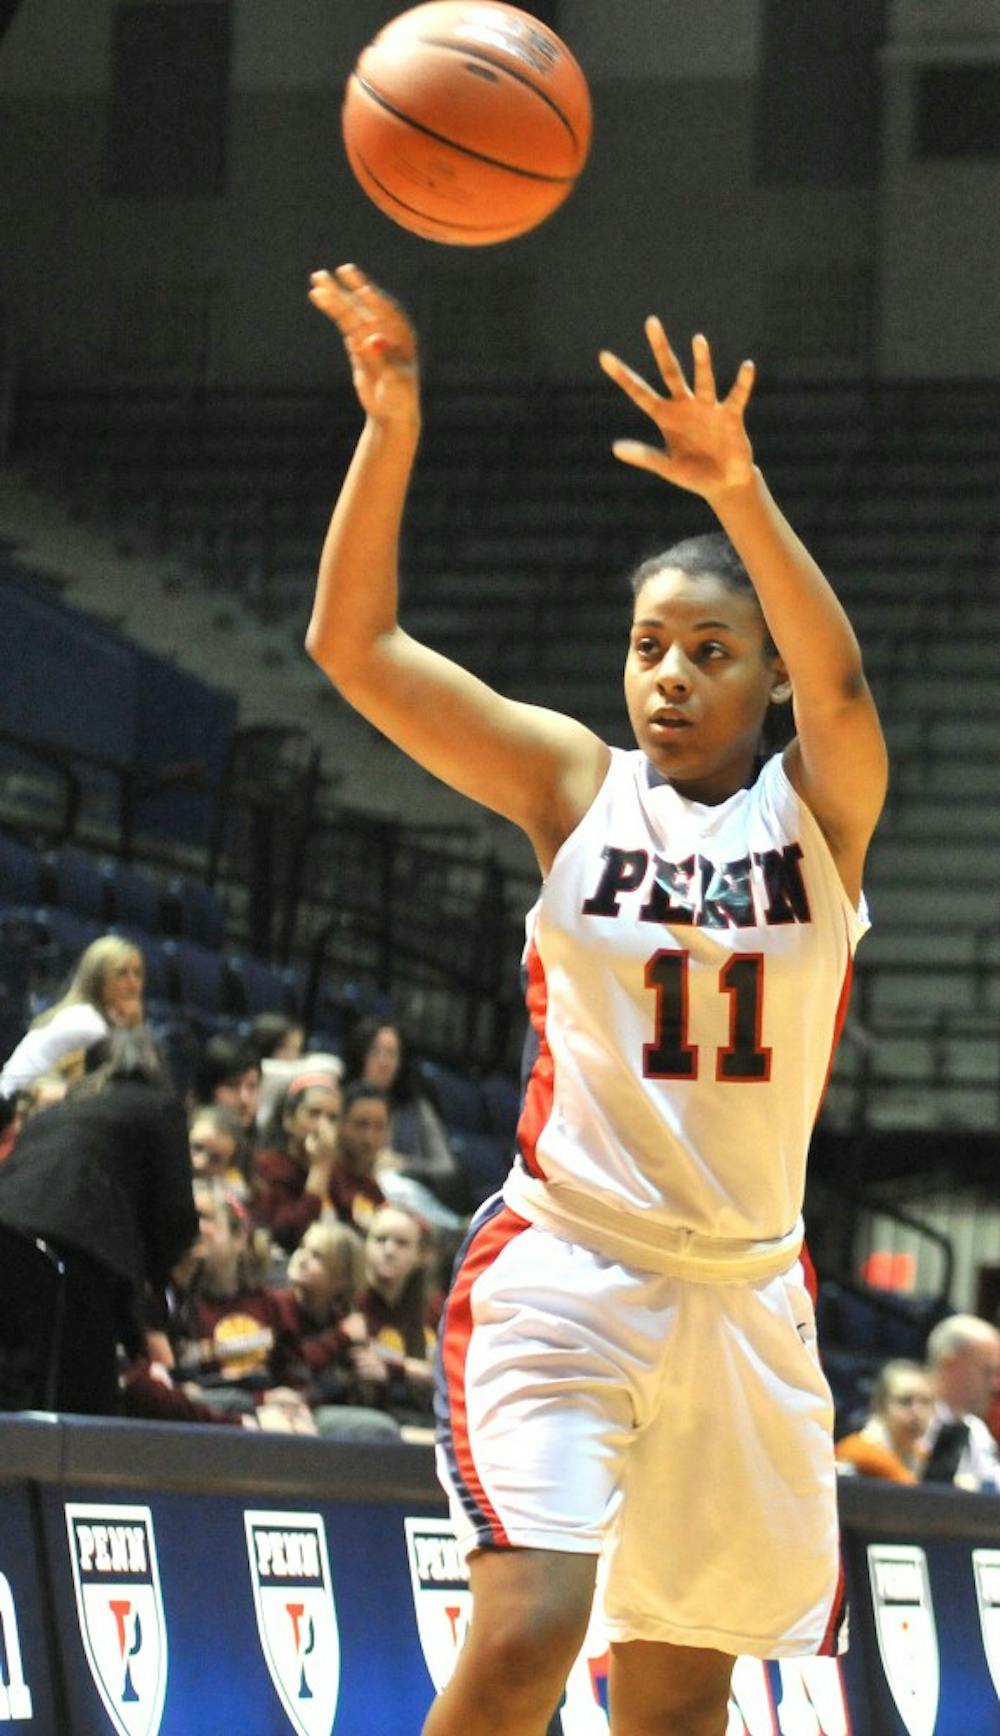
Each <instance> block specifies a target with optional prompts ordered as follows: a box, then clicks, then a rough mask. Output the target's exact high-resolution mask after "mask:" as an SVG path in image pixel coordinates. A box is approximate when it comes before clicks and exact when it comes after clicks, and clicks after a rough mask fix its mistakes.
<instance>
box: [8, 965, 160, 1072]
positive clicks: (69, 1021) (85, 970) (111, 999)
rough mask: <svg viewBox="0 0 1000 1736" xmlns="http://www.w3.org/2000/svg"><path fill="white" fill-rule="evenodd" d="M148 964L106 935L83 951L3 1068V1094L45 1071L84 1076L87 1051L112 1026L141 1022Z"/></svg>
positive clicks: (127, 1027) (129, 1027) (122, 1027)
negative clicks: (57, 993)
mask: <svg viewBox="0 0 1000 1736" xmlns="http://www.w3.org/2000/svg"><path fill="white" fill-rule="evenodd" d="M144 980H145V966H144V964H143V958H142V953H141V952H140V951H139V948H138V947H137V946H135V945H133V943H132V942H131V941H130V940H123V939H122V938H121V936H120V935H117V934H104V935H101V936H100V938H99V939H98V940H93V941H91V943H90V945H89V946H88V947H87V948H86V950H85V951H84V952H83V953H81V955H80V957H79V959H78V960H77V962H76V965H75V966H74V969H73V974H72V976H71V977H70V980H69V982H68V983H67V985H66V987H65V988H64V990H63V992H62V994H61V995H60V997H59V999H58V1000H57V1001H56V1002H55V1003H54V1005H53V1006H51V1007H48V1008H46V1010H45V1012H43V1013H39V1015H38V1017H37V1018H36V1019H33V1020H32V1022H31V1025H30V1027H29V1029H28V1030H27V1032H26V1033H25V1035H24V1036H23V1037H22V1038H21V1041H20V1042H19V1043H18V1045H17V1048H16V1049H15V1050H14V1052H13V1054H12V1055H11V1056H10V1057H9V1058H8V1060H7V1062H6V1064H5V1065H4V1067H3V1070H2V1071H0V1097H16V1096H17V1095H18V1093H19V1092H21V1091H24V1090H26V1089H27V1087H28V1086H29V1085H31V1084H32V1083H33V1082H34V1080H36V1079H37V1078H38V1077H39V1075H40V1074H42V1073H48V1072H51V1070H52V1069H53V1068H58V1069H59V1070H60V1071H63V1072H65V1071H68V1072H70V1073H76V1074H79V1072H80V1070H81V1068H82V1064H83V1055H84V1051H85V1050H87V1049H89V1048H90V1047H91V1046H92V1045H93V1044H94V1043H96V1042H98V1041H99V1039H100V1038H101V1037H103V1036H106V1035H107V1032H108V1031H109V1030H111V1029H120V1030H132V1029H134V1028H135V1027H136V1026H137V1025H141V1024H142V1020H143V1007H142V990H143V982H144Z"/></svg>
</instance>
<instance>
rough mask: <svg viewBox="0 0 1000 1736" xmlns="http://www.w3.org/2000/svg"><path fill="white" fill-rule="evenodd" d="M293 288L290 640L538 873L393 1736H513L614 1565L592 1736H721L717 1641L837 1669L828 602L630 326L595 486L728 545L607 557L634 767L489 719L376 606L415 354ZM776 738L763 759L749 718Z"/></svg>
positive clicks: (851, 922)
mask: <svg viewBox="0 0 1000 1736" xmlns="http://www.w3.org/2000/svg"><path fill="white" fill-rule="evenodd" d="M310 296H311V299H312V301H313V303H314V305H315V306H316V307H317V308H319V310H320V311H321V312H322V313H324V314H325V315H326V316H327V317H328V318H330V319H331V320H332V321H333V322H334V323H335V324H336V325H337V327H338V328H339V330H340V332H341V335H342V336H343V338H344V341H345V344H346V347H347V352H348V356H349V359H350V363H351V368H352V374H353V380H354V386H355V390H356V392H357V395H358V398H359V400H360V402H361V405H362V408H363V409H364V411H365V424H364V428H363V431H362V434H361V437H360V440H359V443H358V447H357V450H356V453H355V456H354V459H353V460H352V463H351V466H350V468H349V470H348V473H347V476H346V478H345V480H344V484H343V487H342V489H341V493H340V497H339V499H338V502H337V505H336V507H335V510H334V513H333V518H332V521H331V525H330V530H329V533H328V536H327V540H326V543H325V546H324V550H323V555H322V560H321V564H320V572H319V580H318V589H317V595H316V602H315V607H314V610H313V616H312V620H311V622H310V626H309V632H308V637H307V641H306V643H307V648H308V650H309V652H310V654H311V655H312V656H313V657H314V658H315V660H316V661H317V662H318V663H319V665H320V666H321V667H322V668H323V669H324V670H325V671H326V673H327V674H328V676H329V677H330V679H331V680H332V681H333V682H334V683H335V684H336V686H337V687H338V688H339V689H340V691H341V692H342V693H343V695H344V696H345V698H347V699H348V700H349V701H350V702H351V703H352V704H353V705H355V706H356V707H357V709H358V710H359V711H361V712H362V713H363V714H364V715H365V716H366V717H367V718H368V719H369V720H370V721H371V722H372V723H374V724H376V725H377V726H378V727H379V728H380V729H381V730H382V731H383V732H384V733H385V734H386V735H388V736H389V737H391V739H392V740H393V741H395V742H396V743H398V745H399V746H400V747H401V748H402V749H403V750H404V751H406V752H408V753H409V754H411V755H412V756H413V757H414V758H415V759H416V760H418V761H419V762H420V763H421V764H422V765H424V766H425V767H427V768H428V769H429V770H431V771H432V772H434V773H436V774H437V776H439V777H441V778H443V779H444V780H445V781H446V782H448V783H450V784H452V785H453V786H454V787H455V788H456V789H458V790H460V791H462V792H463V793H464V794H465V795H467V796H470V797H472V798H473V799H474V800H477V801H480V802H482V803H484V804H485V805H486V806H488V807H490V808H492V809H494V810H496V811H497V812H499V813H501V814H504V815H506V816H507V818H509V819H510V820H512V821H514V822H515V823H516V824H517V825H519V826H521V827H522V828H523V829H524V831H525V832H526V834H527V836H528V837H529V839H530V840H531V842H532V844H533V846H534V849H535V853H536V855H537V857H538V861H539V865H540V867H541V870H542V874H543V877H544V878H543V885H542V890H541V894H540V897H539V901H538V904H537V905H536V907H535V910H534V911H533V913H532V914H531V917H530V919H529V939H528V945H527V949H526V955H525V963H526V968H527V977H528V1007H529V1013H530V1017H531V1025H532V1031H533V1033H534V1038H535V1042H536V1046H537V1055H536V1059H535V1063H534V1066H533V1069H532V1072H531V1075H530V1080H529V1083H528V1086H527V1089H526V1094H525V1100H524V1106H523V1111H522V1116H521V1121H520V1124H519V1130H518V1147H519V1157H518V1160H517V1162H516V1163H515V1166H514V1169H513V1171H512V1173H511V1176H510V1178H509V1180H508V1182H507V1184H506V1186H505V1188H504V1191H503V1194H502V1195H500V1196H498V1197H497V1199H495V1200H493V1201H488V1202H487V1203H486V1204H485V1205H484V1206H483V1207H482V1208H481V1209H480V1211H479V1213H478V1214H477V1216H476V1218H475V1219H474V1220H473V1224H472V1226H471V1230H470V1235H469V1238H468V1241H467V1243H466V1246H465V1249H464V1252H463V1255H462V1256H461V1258H460V1260H459V1262H458V1263H457V1266H456V1272H455V1276H454V1280H453V1284H452V1288H451V1291H450V1294H449V1297H448V1301H447V1304H446V1310H445V1314H444V1318H443V1322H442V1332H441V1338H440V1351H439V1365H440V1367H439V1378H440V1397H439V1449H438V1460H439V1466H440V1470H441V1475H442V1479H443V1481H444V1483H445V1486H446V1488H447V1489H448V1491H449V1494H450V1497H451V1505H452V1514H453V1518H454V1522H455V1525H456V1528H457V1530H458V1534H459V1536H460V1538H461V1540H462V1542H463V1545H464V1547H465V1548H466V1550H467V1551H468V1552H469V1557H470V1573H471V1583H472V1593H473V1616H472V1622H471V1628H470V1633H469V1637H468V1640H467V1642H466V1644H465V1646H464V1647H463V1650H462V1653H461V1655H460V1658H459V1661H458V1665H457V1667H456V1670H455V1673H454V1675H453V1677H452V1679H451V1681H450V1682H449V1684H448V1686H447V1687H446V1689H445V1691H444V1692H443V1694H441V1695H440V1697H439V1698H438V1700H437V1701H436V1702H435V1704H434V1706H433V1707H432V1709H431V1711H430V1714H429V1716H428V1719H427V1722H426V1725H425V1727H424V1736H457V1733H459V1732H461V1736H486V1733H487V1732H489V1733H490V1736H508V1733H509V1736H542V1733H543V1732H544V1731H545V1730H546V1728H547V1726H548V1723H549V1720H550V1718H551V1716H552V1713H553V1711H554V1709H555V1707H556V1706H557V1704H558V1701H559V1697H560V1693H561V1689H562V1685H563V1682H564V1681H565V1678H566V1675H567V1673H568V1671H569V1668H570V1666H571V1664H572V1661H573V1659H574V1657H575V1655H576V1652H577V1650H578V1648H579V1646H580V1644H581V1641H582V1638H583V1635H584V1632H585V1629H586V1626H587V1620H588V1614H589V1610H590V1604H591V1600H592V1595H593V1588H594V1581H595V1569H596V1562H597V1557H598V1554H599V1552H601V1551H602V1550H603V1551H605V1552H606V1553H607V1557H608V1563H609V1565H608V1587H607V1593H606V1598H605V1614H606V1619H607V1626H608V1629H609V1633H610V1639H611V1724H612V1729H613V1730H614V1731H615V1733H616V1736H651V1733H652V1732H654V1731H655V1732H657V1736H661V1733H663V1732H667V1731H670V1732H674V1731H683V1732H684V1736H722V1732H723V1731H724V1730H725V1726H726V1700H727V1694H728V1687H729V1679H730V1675H731V1671H732V1664H733V1658H734V1656H736V1655H738V1654H740V1653H741V1652H742V1653H749V1654H754V1655H757V1656H760V1657H775V1656H798V1655H808V1654H811V1653H816V1652H819V1651H823V1650H830V1649H832V1648H833V1647H834V1646H835V1645H836V1640H837V1631H838V1626H839V1617H840V1601H841V1588H840V1580H839V1565H838V1562H839V1556H838V1547H837V1513H836V1493H835V1487H836V1478H835V1471H834V1459H833V1441H832V1418H833V1407H832V1403H831V1400H830V1394H829V1389H828V1387H827V1385H826V1382H825V1380H824V1378H823V1375H822V1373H821V1371H820V1368H819V1365H818V1360H817V1357H816V1350H815V1327H814V1319H813V1312H812V1305H811V1302H810V1298H809V1295H808V1293H807V1290H806V1287H805V1284H804V1282H803V1270H802V1266H801V1263H800V1261H799V1252H800V1247H801V1239H802V1223H801V1216H800V1212H801V1203H802V1195H803V1185H804V1169H805V1158H806V1151H807V1146H808V1142H809V1136H810V1132H811V1128H812V1125H813V1122H814V1119H815V1116H816V1113H817V1110H818V1107H819V1103H820V1099H821V1096H822V1092H823V1087H824V1084H825V1081H826V1077H827V1074H828V1071H829V1065H830V1059H831V1054H832V1051H833V1047H834V1044H835V1042H836V1038H837V1035H838V1032H839V1024H840V1020H841V1018H842V1016H843V1011H844V1006H845V1001H846V991H847V984H848V981H849V977H850V968H851V960H852V955H853V951H854V947H855V944H856V942H857V940H858V938H859V936H860V934H861V933H862V932H863V929H864V927H865V926H866V920H865V916H864V908H863V904H862V901H861V878H862V868H863V864H864V859H865V852H866V849H867V846H868V842H869V839H870V837H871V833H872V831H873V828H874V826H875V823H876V820H877V817H878V814H879V811H880V808H881V805H882V800H883V796H884V791H885V782H886V759H885V749H884V745H883V740H882V735H881V731H880V729H879V724H878V719H877V716H876V712H875V707H874V704H873V702H872V698H871V695H870V693H869V690H868V687H867V684H866V682H865V678H864V673H863V669H862V664H861V656H860V653H859V650H858V645H857V642H856V640H855V637H854V634H853V632H852V630H851V627H850V624H849V622H848V620H847V618H846V616H845V614H844V611H843V610H842V608H841V607H840V604H839V603H838V602H837V600H836V598H835V596H834V595H833V592H832V591H831V589H830V587H829V585H828V584H827V582H826V580H825V579H824V577H823V575H822V573H821V572H820V571H819V569H818V568H817V566H816V564H815V562H814V561H813V560H812V558H811V557H810V555H809V554H808V552H807V551H806V549H805V548H804V547H803V545H802V544H801V542H800V541H799V539H798V538H797V537H796V536H795V534H794V532H793V531H792V529H791V528H790V526H789V525H788V523H787V522H786V520H785V519H784V518H783V516H782V515H781V513H780V511H779V509H778V508H777V506H776V505H775V503H774V501H773V500H772V498H771V496H770V494H769V492H768V490H767V487H766V485H765V483H764V480H763V477H762V476H761V474H760V471H759V470H758V469H757V467H756V465H755V463H754V458H753V453H752V450H751V447H750V443H749V439H748V437H747V433H746V430H745V427H744V411H745V409H746V405H747V401H748V399H749V396H750V392H751V388H752V384H753V368H752V364H750V363H749V362H744V363H743V364H742V366H741V367H740V369H739V372H738V374H737V377H736V382H735V384H734V385H733V387H732V389H731V391H730V392H729V393H728V395H727V396H725V397H723V398H720V397H719V395H718V393H717V391H716V386H715V380H714V377H713V370H712V361H711V355H710V352H709V346H708V344H707V342H706V340H705V339H704V337H701V336H699V337H696V338H695V340H694V344H693V357H694V364H693V384H691V385H689V383H688V381H687V379H686V377H685V375H684V372H683V371H682V369H681V366H680V364H679V362H678V360H677V358H676V356H675V355H674V352H673V350H672V349H671V347H670V344H669V342H668V340H667V337H666V334H665V332H664V330H663V327H662V325H661V324H660V321H659V320H658V319H655V318H651V319H649V320H648V321H647V324H646V335H647V338H648V341H649V345H650V348H651V351H652V356H653V361H654V363H655V366H656V369H657V371H658V373H659V377H660V384H659V386H658V388H657V389H654V388H653V387H651V386H650V385H649V384H648V383H647V382H646V381H645V380H643V379H642V378H640V376H639V375H638V374H636V373H634V372H633V371H632V370H631V369H630V368H628V367H626V365H625V364H624V363H623V362H622V361H620V360H619V359H618V358H616V357H614V356H612V355H610V354H608V353H606V352H605V353H603V354H602V356H601V364H602V366H603V367H604V369H605V371H606V373H607V374H608V375H609V376H610V378H611V379H612V380H613V381H614V382H615V383H616V384H617V385H618V386H619V387H620V388H621V389H622V390H623V392H624V393H625V394H626V396H627V397H628V398H629V399H630V400H631V401H632V402H633V403H634V404H636V405H637V406H638V407H639V409H640V410H641V411H643V412H644V413H645V414H646V415H647V416H648V417H649V419H650V421H651V422H652V424H653V426H654V428H655V430H656V433H657V435H658V436H659V440H658V441H657V443H655V444H653V445H646V444H640V443H638V442H636V441H634V440H626V441H618V442H616V444H615V447H614V451H615V454H616V456H617V457H618V458H619V459H621V460H622V461H623V462H624V463H626V464H631V465H634V466H635V467H637V468H639V469H643V470H647V471H650V472H652V473H653V474H654V475H657V476H660V477H662V478H663V480H664V481H666V482H668V483H670V484H672V485H674V486H676V487H680V488H685V489H688V490H689V491H691V492H692V493H694V494H697V495H700V496H701V497H702V498H703V499H704V500H705V501H706V502H707V503H708V504H709V505H710V506H711V507H712V509H713V510H714V512H715V515H716V517H717V519H718V521H719V524H720V527H721V530H722V531H723V532H724V533H725V536H724V537H723V538H714V537H713V538H710V539H708V540H707V541H704V542H703V541H702V540H701V539H698V540H697V541H696V543H695V544H694V545H692V544H690V543H689V544H681V545H678V548H677V549H673V550H667V551H666V552H665V553H664V554H663V555H662V556H660V557H659V558H658V559H657V560H655V561H652V562H647V563H646V564H645V565H644V567H643V568H642V569H641V571H640V573H639V576H638V580H637V590H636V596H635V606H634V617H633V622H632V629H631V634H630V638H629V644H628V651H627V657H626V664H625V696H626V701H627V705H628V712H629V717H630V720H631V723H632V728H633V731H634V734H635V738H636V742H637V749H636V750H634V751H632V752H624V751H622V750H615V749H611V748H609V747H608V746H607V745H606V744H605V743H604V742H603V741H601V740H599V739H598V738H597V736H595V735H594V734H592V733H591V731H589V730H588V729H586V728H584V727H583V726H582V725H581V724H579V723H577V722H575V721H573V720H572V719H570V718H568V717H564V716H562V715H558V714H556V713H553V712H551V711H547V710H543V709H541V708H538V707H534V706H529V705H523V704H516V703H513V702H511V701H509V700H507V699H505V698H504V697H503V696H502V695H500V694H498V693H495V692H493V691H492V690H491V689H490V688H489V687H487V686H485V685H484V684H483V683H482V682H481V681H479V680H477V679H475V678H474V677H473V676H472V675H471V674H469V673H468V672H467V671H465V670H463V669H461V668H459V667H457V666H456V665H455V664H453V663H451V662H449V661H448V660H447V659H445V658H443V657H441V656H439V655H438V654H437V653H436V652H434V651H433V650H430V649H428V648H427V647H425V646H423V645H420V644H418V643H416V642H415V641H414V640H413V639H412V638H410V636H409V635H408V634H407V633H406V632H405V631H404V629H403V628H402V627H401V626H400V625H399V623H398V620H397V580H396V568H397V548H398V537H399V529H400V521H401V516H402V512H403V506H404V502H405V497H406V491H407V487H408V484H409V480H410V475H411V471H412V467H413V463H414V459H415V456H416V451H417V443H418V436H419V428H420V402H419V390H418V377H417V354H416V341H415V337H414V333H413V329H412V327H411V325H410V323H409V321H408V319H407V318H406V316H405V314H404V313H403V311H402V310H401V309H400V307H399V306H398V305H397V304H396V303H395V302H394V301H393V300H392V299H391V298H390V297H388V296H387V295H385V294H384V293H383V292H382V291H381V290H380V289H379V288H378V287H377V286H376V285H375V284H373V283H371V282H370V281H369V280H368V279H367V278H366V277H365V276H364V275H363V274H362V273H361V272H360V271H359V270H358V269H357V268H356V267H354V266H342V267H340V268H339V269H338V270H337V271H336V272H335V273H334V274H333V275H330V274H328V273H325V272H319V273H317V274H316V275H315V276H314V277H313V279H312V287H311V290H310ZM789 696H791V697H792V703H793V708H794V718H795V726H796V734H795V737H794V739H793V740H792V741H791V743H790V744H789V746H788V747H787V748H786V749H785V750H784V752H783V753H782V754H778V755H774V756H773V757H771V758H770V759H767V760H766V761H765V762H764V763H763V765H762V764H761V763H760V754H759V747H760V741H761V733H762V726H763V724H764V719H765V716H766V715H767V713H768V711H769V708H770V707H771V706H772V705H775V704H781V703H783V702H784V701H785V700H786V699H787V698H788V697H789Z"/></svg>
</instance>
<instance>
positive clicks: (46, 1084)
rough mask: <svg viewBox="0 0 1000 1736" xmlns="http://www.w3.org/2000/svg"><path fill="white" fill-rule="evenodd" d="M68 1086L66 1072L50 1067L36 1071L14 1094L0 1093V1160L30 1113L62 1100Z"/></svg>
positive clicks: (15, 1141)
mask: <svg viewBox="0 0 1000 1736" xmlns="http://www.w3.org/2000/svg"><path fill="white" fill-rule="evenodd" d="M68 1088H69V1081H68V1079H67V1078H66V1075H65V1074H64V1073H60V1072H59V1070H58V1068H53V1069H52V1070H51V1072H48V1073H39V1075H38V1077H37V1079H34V1080H32V1083H31V1084H30V1085H28V1086H27V1087H26V1088H25V1090H23V1091H19V1092H18V1094H17V1096H16V1097H15V1098H13V1099H12V1098H8V1097H0V1163H2V1162H3V1160H4V1158H5V1157H9V1156H10V1154H11V1152H12V1151H13V1149H14V1146H15V1145H16V1143H17V1136H18V1134H19V1132H20V1131H21V1128H22V1127H23V1126H24V1123H25V1122H26V1121H27V1120H28V1119H29V1117H30V1116H32V1115H37V1114H38V1111H39V1110H40V1109H49V1108H51V1106H52V1104H53V1103H61V1102H62V1100H63V1098H64V1097H65V1095H66V1092H67V1090H68Z"/></svg>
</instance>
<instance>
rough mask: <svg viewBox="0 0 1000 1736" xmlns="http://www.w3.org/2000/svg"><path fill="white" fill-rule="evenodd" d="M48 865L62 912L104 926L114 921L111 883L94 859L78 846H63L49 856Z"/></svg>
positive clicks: (46, 862) (47, 855)
mask: <svg viewBox="0 0 1000 1736" xmlns="http://www.w3.org/2000/svg"><path fill="white" fill-rule="evenodd" d="M44 863H45V865H46V866H47V868H48V869H49V871H50V873H51V875H52V879H53V888H52V890H53V893H54V902H55V903H57V904H58V905H59V906H60V907H61V908H62V909H64V910H72V911H73V912H74V913H75V914H76V915H77V916H89V917H91V918H93V920H94V921H95V922H98V923H101V924H102V925H103V924H104V923H107V922H109V921H110V920H111V918H112V916H113V914H114V909H113V898H112V891H111V883H110V881H109V879H108V877H107V875H106V874H105V873H104V872H103V870H102V868H101V867H100V864H99V863H97V862H96V861H95V860H94V858H93V856H88V854H87V852H86V851H85V850H81V849H80V847H79V846H78V845H77V844H61V845H60V846H59V848H58V849H57V850H49V851H48V852H47V853H46V856H45V858H44Z"/></svg>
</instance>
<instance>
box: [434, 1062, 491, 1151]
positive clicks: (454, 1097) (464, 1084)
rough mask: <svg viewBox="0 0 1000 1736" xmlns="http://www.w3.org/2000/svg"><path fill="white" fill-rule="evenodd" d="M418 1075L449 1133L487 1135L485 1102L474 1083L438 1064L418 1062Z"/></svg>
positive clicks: (472, 1080)
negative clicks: (423, 1079)
mask: <svg viewBox="0 0 1000 1736" xmlns="http://www.w3.org/2000/svg"><path fill="white" fill-rule="evenodd" d="M421 1071H422V1072H423V1074H424V1077H425V1078H426V1080H427V1082H428V1084H429V1085H430V1086H431V1088H432V1089H433V1091H434V1093H435V1095H436V1097H437V1100H438V1107H439V1108H440V1110H441V1116H442V1119H443V1120H444V1122H445V1125H446V1126H447V1128H448V1130H449V1132H452V1133H455V1132H462V1133H482V1134H488V1133H489V1132H490V1125H489V1120H488V1117H487V1112H486V1102H485V1099H484V1097H483V1092H482V1089H481V1087H480V1085H479V1083H478V1081H477V1080H475V1079H467V1078H465V1077H464V1076H463V1075H462V1074H461V1073H456V1072H454V1071H453V1069H452V1068H451V1067H445V1066H443V1065H442V1064H441V1062H439V1061H423V1062H421Z"/></svg>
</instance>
